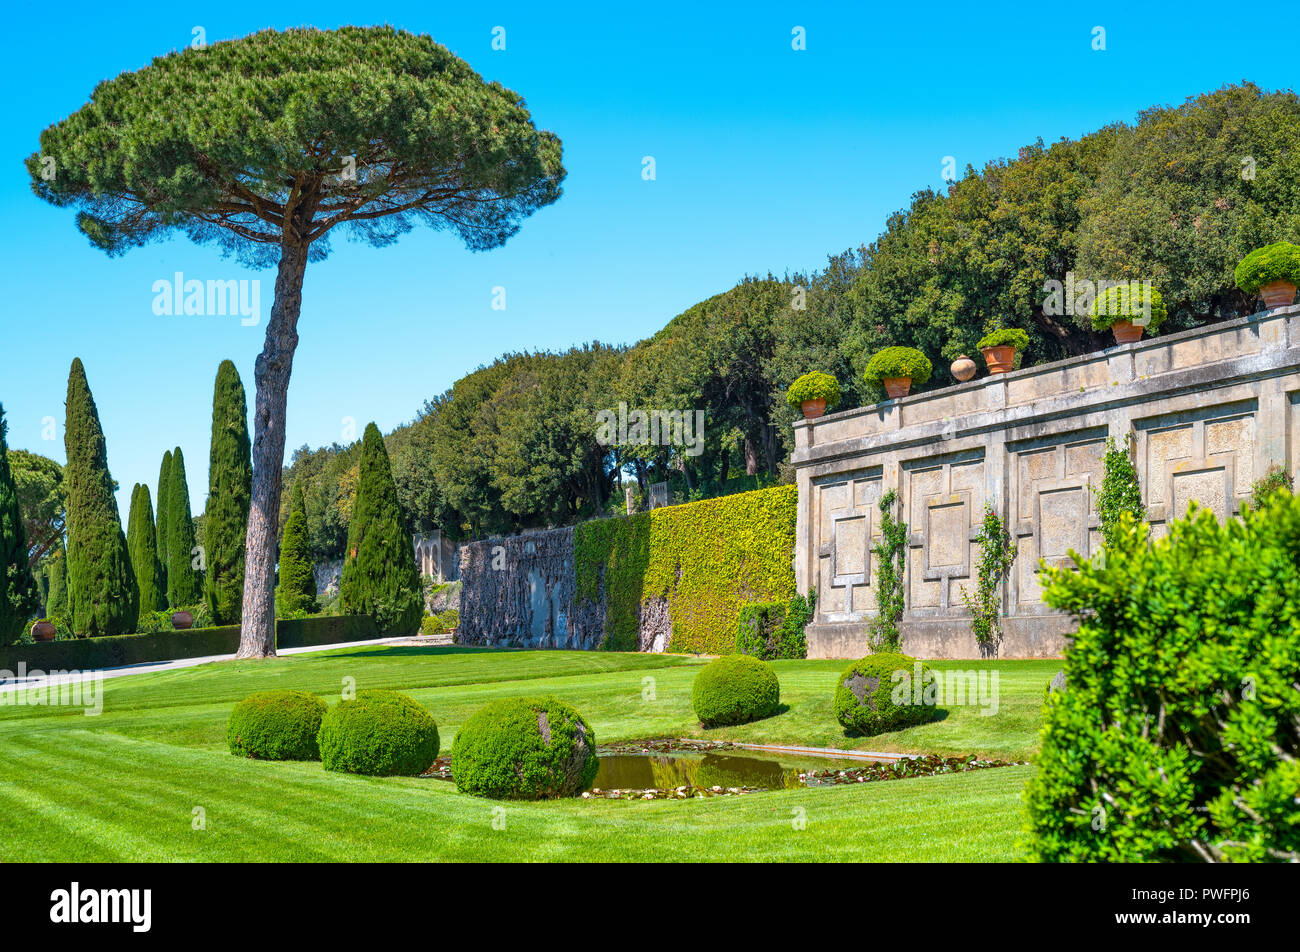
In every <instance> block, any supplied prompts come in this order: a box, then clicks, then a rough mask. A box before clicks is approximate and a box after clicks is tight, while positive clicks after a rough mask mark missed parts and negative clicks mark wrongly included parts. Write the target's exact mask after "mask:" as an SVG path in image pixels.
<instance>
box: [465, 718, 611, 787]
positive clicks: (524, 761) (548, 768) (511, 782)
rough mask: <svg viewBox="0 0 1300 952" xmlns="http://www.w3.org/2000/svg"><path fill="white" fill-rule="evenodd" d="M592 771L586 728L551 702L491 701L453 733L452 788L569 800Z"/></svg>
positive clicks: (592, 747) (591, 736) (592, 742)
mask: <svg viewBox="0 0 1300 952" xmlns="http://www.w3.org/2000/svg"><path fill="white" fill-rule="evenodd" d="M598 768H599V764H598V762H597V760H596V735H595V733H593V731H592V729H591V725H590V724H588V723H587V722H586V720H584V719H583V717H582V715H581V714H579V713H578V712H577V711H576V710H574V709H573V708H572V707H570V706H569V705H568V704H565V703H564V702H563V701H559V700H556V699H555V698H552V697H544V698H519V697H512V698H502V699H501V700H499V701H494V702H493V703H491V704H489V705H488V706H487V707H485V708H482V709H481V710H479V711H478V712H476V713H475V714H474V715H473V716H472V717H470V719H469V720H467V721H466V722H465V724H464V726H462V727H461V729H460V730H459V731H457V732H456V741H455V743H454V744H453V745H452V751H451V774H452V777H454V778H455V780H456V787H457V789H459V790H460V791H461V792H462V793H472V794H474V795H476V796H480V797H492V798H494V799H497V800H540V799H544V798H551V797H571V796H573V795H574V794H577V793H580V792H581V791H583V790H586V789H587V788H588V787H590V786H591V784H592V781H594V780H595V779H596V771H597V769H598Z"/></svg>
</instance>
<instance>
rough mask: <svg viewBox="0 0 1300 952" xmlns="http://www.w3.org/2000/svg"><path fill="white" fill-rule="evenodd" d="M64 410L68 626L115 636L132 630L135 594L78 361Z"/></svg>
mask: <svg viewBox="0 0 1300 952" xmlns="http://www.w3.org/2000/svg"><path fill="white" fill-rule="evenodd" d="M66 410H67V419H66V421H65V422H64V426H63V448H64V451H65V453H66V455H67V460H68V461H67V464H66V465H65V466H64V469H63V486H64V491H65V492H66V494H67V507H68V515H67V526H68V607H69V616H70V617H69V623H70V624H71V626H72V630H73V632H74V633H76V634H78V635H81V636H83V637H95V636H98V635H121V634H124V633H126V632H130V631H134V630H135V624H136V620H137V618H138V617H139V608H140V591H139V589H138V588H137V586H136V581H135V572H134V571H133V570H132V568H131V556H130V554H129V552H128V550H127V545H126V533H124V532H123V531H122V518H121V516H119V515H118V511H117V499H116V497H115V496H114V494H113V489H114V485H113V477H112V476H110V475H109V472H108V450H107V447H106V446H105V444H104V431H103V428H102V427H101V426H100V424H99V410H98V408H96V406H95V398H94V397H93V396H91V393H90V385H89V383H87V381H86V369H85V367H83V366H82V364H81V359H80V358H77V359H75V360H73V362H72V370H71V372H70V373H69V374H68V399H67V408H66Z"/></svg>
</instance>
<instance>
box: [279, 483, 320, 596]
mask: <svg viewBox="0 0 1300 952" xmlns="http://www.w3.org/2000/svg"><path fill="white" fill-rule="evenodd" d="M275 609H276V612H277V614H281V615H287V614H289V613H290V612H297V611H305V612H309V613H310V612H314V611H316V576H315V575H313V574H312V563H311V543H310V542H309V541H308V539H307V503H306V501H305V500H304V499H303V495H302V482H301V481H300V480H294V484H293V489H292V490H291V491H290V494H289V518H288V519H287V520H286V521H285V524H284V537H283V538H282V539H281V540H280V579H279V583H278V584H277V585H276V587H275Z"/></svg>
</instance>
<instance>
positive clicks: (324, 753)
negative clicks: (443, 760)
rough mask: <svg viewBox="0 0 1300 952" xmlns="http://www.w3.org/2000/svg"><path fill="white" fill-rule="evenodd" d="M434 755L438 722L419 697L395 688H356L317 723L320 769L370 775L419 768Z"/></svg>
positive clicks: (411, 772)
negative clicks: (321, 765) (410, 696)
mask: <svg viewBox="0 0 1300 952" xmlns="http://www.w3.org/2000/svg"><path fill="white" fill-rule="evenodd" d="M437 756H438V725H437V723H436V722H435V721H434V719H433V715H431V714H430V713H429V712H428V711H426V710H425V709H424V707H422V706H421V705H420V704H419V703H417V702H416V701H414V700H412V699H411V698H409V697H407V696H406V695H405V694H399V693H398V692H396V691H358V692H357V697H356V700H354V701H340V702H339V703H338V704H336V705H334V706H333V707H332V708H330V709H329V712H328V713H327V714H326V715H325V717H324V719H323V720H322V721H321V725H320V758H321V763H322V764H323V765H324V766H325V769H326V770H338V771H341V772H343V773H355V774H368V775H370V776H376V777H386V776H403V777H411V776H415V775H416V774H421V773H424V771H426V770H428V769H429V765H430V764H432V763H433V761H434V760H435V759H436V758H437Z"/></svg>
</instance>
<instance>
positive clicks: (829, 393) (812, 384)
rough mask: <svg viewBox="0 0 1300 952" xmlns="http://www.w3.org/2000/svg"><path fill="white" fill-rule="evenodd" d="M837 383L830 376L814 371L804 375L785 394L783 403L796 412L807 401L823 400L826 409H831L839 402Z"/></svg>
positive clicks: (839, 395)
mask: <svg viewBox="0 0 1300 952" xmlns="http://www.w3.org/2000/svg"><path fill="white" fill-rule="evenodd" d="M840 397H841V394H840V384H839V381H838V380H836V379H835V378H834V377H832V376H831V375H830V374H824V373H821V372H820V371H817V370H814V371H813V372H812V373H807V374H804V375H803V376H802V377H800V378H799V379H797V380H796V381H795V382H794V383H792V384H790V389H789V390H787V391H786V392H785V402H786V403H787V404H788V405H790V406H792V407H794V408H795V409H796V410H797V409H799V407H801V406H803V404H805V403H806V402H808V401H809V400H825V401H826V409H827V410H830V409H832V408H833V407H834V406H835V405H836V404H838V403H839V402H840Z"/></svg>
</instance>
